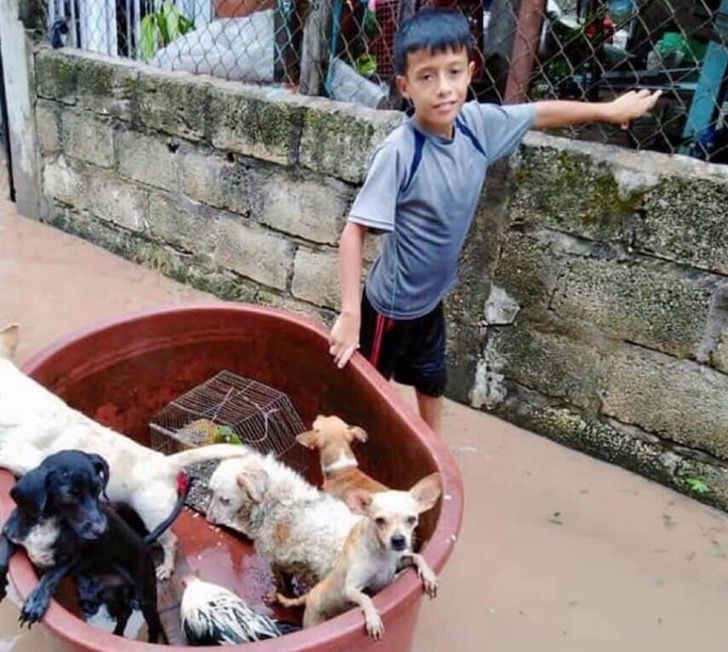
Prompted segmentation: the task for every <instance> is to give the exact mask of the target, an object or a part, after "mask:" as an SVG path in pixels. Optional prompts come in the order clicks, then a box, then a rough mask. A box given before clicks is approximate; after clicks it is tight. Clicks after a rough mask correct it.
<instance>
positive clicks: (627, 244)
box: [35, 47, 728, 508]
mask: <svg viewBox="0 0 728 652" xmlns="http://www.w3.org/2000/svg"><path fill="white" fill-rule="evenodd" d="M35 80H36V81H35V84H36V93H37V100H36V105H35V120H36V133H37V138H38V141H39V149H40V152H41V161H42V174H41V177H42V194H43V199H44V204H45V209H44V213H45V216H46V219H48V220H49V221H51V222H52V223H54V224H56V225H58V226H59V227H61V228H63V229H66V230H68V231H71V232H74V233H77V234H80V235H82V236H83V237H86V238H88V239H90V240H92V241H94V242H97V243H99V244H101V245H102V246H105V247H107V248H109V249H111V250H113V251H115V252H117V253H120V254H121V255H124V256H126V257H128V258H131V259H133V260H135V261H137V262H140V263H142V264H145V265H148V266H151V267H154V268H156V269H159V270H161V271H163V272H164V273H166V274H168V275H171V276H173V277H175V278H178V279H180V280H182V281H184V282H187V283H190V284H193V285H195V286H197V287H200V288H202V289H206V290H210V291H212V292H214V293H215V294H217V295H219V296H221V297H223V298H227V299H232V300H245V301H254V302H258V303H265V304H271V305H277V306H282V307H286V308H289V309H293V310H302V311H305V312H308V313H314V314H318V315H320V316H322V317H323V318H324V319H330V318H331V317H332V316H333V315H334V314H335V310H336V308H337V303H338V280H337V260H336V243H337V240H338V234H339V231H340V229H341V226H342V225H343V222H344V218H345V215H346V213H347V211H348V207H349V205H350V204H351V201H352V200H353V198H354V195H355V193H356V190H357V188H358V187H359V186H360V184H361V183H362V181H363V178H364V175H365V172H366V168H367V163H368V160H369V155H370V153H371V151H372V149H373V147H374V146H375V145H376V144H377V143H378V142H379V141H380V140H381V139H382V138H383V137H384V136H385V135H386V134H387V133H388V132H389V131H390V130H391V129H393V128H394V127H395V126H396V125H397V124H399V123H400V121H401V120H403V117H402V115H400V114H397V113H390V112H376V111H370V110H365V109H361V108H356V107H352V106H348V105H341V104H338V103H332V102H328V101H326V100H322V99H320V98H305V97H300V96H295V95H291V94H288V93H285V92H284V91H281V90H276V89H272V88H258V87H249V86H243V85H241V84H238V83H230V82H224V81H219V80H213V79H210V78H205V77H196V76H192V75H187V74H185V73H167V72H161V71H159V70H157V69H154V68H149V67H144V66H138V65H136V64H132V63H129V62H124V61H120V60H116V59H106V58H103V57H98V56H95V55H89V54H83V53H79V52H77V51H72V50H59V51H53V50H49V49H47V48H42V47H39V48H38V49H37V50H36V54H35ZM375 253H376V238H374V239H373V240H372V242H371V243H369V244H368V248H367V258H368V259H369V260H372V259H373V256H374V255H375ZM460 276H461V281H460V283H459V285H458V287H457V289H456V290H455V291H454V293H453V294H452V295H451V297H450V298H449V300H448V302H447V314H448V329H449V334H448V337H449V344H448V350H449V370H450V384H449V388H448V393H449V395H450V396H452V397H453V398H456V399H458V400H461V401H463V402H467V403H469V404H471V405H473V406H475V407H478V408H481V409H487V410H491V411H493V412H495V413H496V414H499V415H501V416H503V417H504V418H506V419H509V420H511V421H514V422H516V423H519V424H521V425H523V426H525V427H527V428H530V429H532V430H534V431H536V432H539V433H542V434H544V435H547V436H549V437H552V438H554V439H556V440H558V441H560V442H562V443H565V444H567V445H569V446H572V447H574V448H577V449H580V450H584V451H586V452H589V453H591V454H594V455H596V456H598V457H601V458H603V459H606V460H609V461H612V462H615V463H618V464H621V465H623V466H626V467H628V468H631V469H634V470H636V471H638V472H640V473H643V474H645V475H647V476H649V477H652V478H654V479H656V480H658V481H660V482H664V483H666V484H669V485H671V486H673V487H675V488H677V489H679V490H681V491H684V492H687V493H692V495H695V496H696V497H698V498H700V499H702V500H706V501H708V502H711V503H713V504H716V505H719V506H722V507H724V508H726V507H728V471H727V469H728V401H727V400H726V398H727V397H728V170H726V169H723V168H720V167H716V166H708V165H705V164H703V163H700V162H696V161H692V160H690V159H684V158H679V157H678V158H669V157H667V156H664V155H660V154H653V153H637V152H629V151H625V150H621V149H616V148H610V147H604V146H599V145H592V144H587V143H574V142H570V141H567V140H564V139H558V138H552V137H549V136H544V135H539V134H529V136H528V137H527V138H526V141H525V143H524V146H523V147H522V148H521V149H520V151H519V153H518V154H517V155H515V156H514V157H512V158H511V160H510V161H507V162H501V163H499V164H496V165H495V166H493V168H492V169H491V171H490V173H489V179H488V182H487V186H486V192H485V193H484V196H483V198H482V201H481V205H480V207H479V210H478V213H477V215H476V217H475V222H474V225H473V229H472V231H471V234H470V237H469V238H468V243H467V246H466V249H465V251H464V253H463V256H462V260H461V270H460ZM483 436H484V437H487V433H483ZM695 481H700V482H701V483H703V484H704V485H705V487H707V491H705V492H704V493H701V494H696V493H695V490H694V487H695V486H696V482H695Z"/></svg>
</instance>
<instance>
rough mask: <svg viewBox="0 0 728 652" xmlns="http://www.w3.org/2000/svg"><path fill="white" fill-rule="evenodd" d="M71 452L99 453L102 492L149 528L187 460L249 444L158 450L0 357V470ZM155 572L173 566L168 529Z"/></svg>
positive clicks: (7, 336)
mask: <svg viewBox="0 0 728 652" xmlns="http://www.w3.org/2000/svg"><path fill="white" fill-rule="evenodd" d="M16 343H17V326H15V325H11V326H7V327H5V328H3V329H2V330H0V358H1V357H3V356H9V355H10V354H12V352H13V350H14V349H15V346H16ZM68 449H77V450H82V451H85V452H87V453H97V454H99V455H101V456H102V457H103V458H104V459H105V460H106V461H107V462H108V464H109V467H110V469H111V474H110V479H109V484H108V487H107V490H106V493H107V495H108V496H109V498H110V499H111V500H112V501H118V502H123V503H126V504H128V505H129V506H130V507H132V509H134V510H135V511H136V512H137V513H138V514H139V516H140V517H141V519H142V521H143V522H144V525H145V526H146V528H147V529H148V530H149V531H150V532H151V531H152V530H153V529H154V528H155V527H156V526H157V525H159V524H160V523H161V522H162V521H164V519H165V518H166V517H167V516H168V515H169V513H170V512H171V511H172V509H173V508H174V505H175V502H176V500H177V489H176V486H177V485H176V478H177V474H178V473H179V472H180V471H181V470H182V469H183V468H184V467H186V466H188V465H189V464H194V463H195V462H204V461H208V460H216V459H223V458H229V457H236V456H240V455H245V454H247V453H248V452H250V451H252V449H248V448H247V447H244V446H239V445H233V444H216V445H213V446H203V447H200V448H193V449H190V450H186V451H182V452H180V453H175V454H174V455H163V454H162V453H159V452H157V451H154V450H151V449H150V448H147V447H146V446H142V445H141V444H138V443H137V442H135V441H134V440H132V439H130V438H129V437H126V436H124V435H122V434H120V433H118V432H115V431H114V430H112V429H111V428H106V427H104V426H102V425H101V424H99V423H96V422H95V421H93V420H92V419H90V418H88V417H87V416H85V415H83V414H81V413H80V412H78V411H77V410H74V409H72V408H70V407H69V406H68V405H66V404H65V403H64V402H63V401H62V400H61V399H60V398H58V397H57V396H55V395H54V394H52V393H51V392H49V391H48V390H46V389H45V388H44V387H42V386H41V385H40V384H38V383H37V382H35V381H34V380H32V379H31V378H29V377H28V376H26V375H25V374H24V373H22V372H21V371H20V370H19V369H18V368H17V367H15V365H13V364H12V363H11V362H10V361H9V360H5V359H0V467H3V468H6V469H9V470H10V471H12V472H13V473H15V474H16V475H23V474H24V473H26V472H27V471H29V470H30V469H33V468H35V467H37V466H38V465H39V464H40V463H41V462H42V461H43V460H44V459H45V458H46V457H48V456H49V455H51V454H52V453H57V452H58V451H61V450H68ZM159 543H160V545H161V546H162V549H163V551H164V558H163V560H162V563H161V564H160V566H159V567H158V568H157V576H158V577H159V578H160V579H164V578H167V577H169V575H171V573H172V571H173V569H174V551H175V547H176V543H177V537H176V536H175V535H174V534H173V533H172V531H171V530H167V531H166V532H165V533H164V534H163V535H162V536H161V537H160V538H159Z"/></svg>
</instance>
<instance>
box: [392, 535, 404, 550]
mask: <svg viewBox="0 0 728 652" xmlns="http://www.w3.org/2000/svg"><path fill="white" fill-rule="evenodd" d="M390 541H391V542H392V550H398V551H399V550H404V549H405V548H406V547H407V539H406V537H405V536H404V535H402V534H395V535H394V536H393V537H392V538H391V539H390Z"/></svg>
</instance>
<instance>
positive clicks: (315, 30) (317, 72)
mask: <svg viewBox="0 0 728 652" xmlns="http://www.w3.org/2000/svg"><path fill="white" fill-rule="evenodd" d="M332 6H333V2H332V0H314V1H313V2H312V3H311V11H310V12H309V14H308V19H307V20H306V25H305V26H304V28H303V47H302V52H301V85H300V91H301V93H303V94H304V95H320V94H321V92H322V90H323V82H324V77H325V73H326V68H327V65H328V60H329V48H328V45H329V38H328V32H329V27H330V25H331V14H332Z"/></svg>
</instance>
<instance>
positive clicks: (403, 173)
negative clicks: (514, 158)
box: [349, 102, 535, 319]
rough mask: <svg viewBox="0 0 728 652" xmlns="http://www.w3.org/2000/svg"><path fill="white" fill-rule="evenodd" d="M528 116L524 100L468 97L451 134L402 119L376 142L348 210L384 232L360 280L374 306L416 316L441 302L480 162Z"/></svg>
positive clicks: (523, 127) (501, 151) (478, 182)
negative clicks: (501, 103) (487, 100)
mask: <svg viewBox="0 0 728 652" xmlns="http://www.w3.org/2000/svg"><path fill="white" fill-rule="evenodd" d="M534 119H535V109H534V107H533V105H531V104H516V105H509V106H498V105H495V104H478V103H477V102H468V103H467V104H465V105H464V106H463V108H462V110H461V111H460V114H459V116H458V118H457V121H456V125H455V130H454V137H453V138H452V140H451V139H448V138H444V137H442V136H438V135H437V134H433V133H430V132H427V131H425V130H423V129H422V128H421V127H420V126H419V125H416V123H415V122H414V121H413V120H412V119H410V120H408V121H407V122H405V123H404V124H403V125H401V126H399V127H398V128H397V129H395V130H394V131H393V132H392V133H391V134H390V135H389V136H388V137H387V138H386V139H385V140H384V141H383V142H382V143H381V145H379V147H378V148H377V150H376V151H375V153H374V157H373V160H372V164H371V167H370V168H369V172H368V174H367V178H366V181H365V182H364V185H363V186H362V188H361V190H360V191H359V194H358V195H357V198H356V200H355V201H354V204H353V206H352V207H351V211H350V214H349V221H351V222H355V223H357V224H362V225H364V226H367V227H369V228H370V229H371V230H373V231H375V232H378V233H384V234H386V235H385V241H384V243H383V248H382V253H381V255H380V257H379V258H378V259H377V260H376V262H375V263H374V265H373V266H372V269H371V271H370V273H369V278H368V279H367V283H366V293H367V298H368V299H369V301H370V302H371V304H372V305H373V306H374V308H375V309H376V310H377V312H379V313H381V314H383V315H385V316H387V317H390V318H392V319H416V318H418V317H422V316H423V315H426V314H427V313H429V312H431V311H432V310H433V309H434V308H435V307H436V306H437V304H438V303H440V301H442V299H443V298H444V296H445V295H446V294H447V293H448V291H449V290H450V289H451V288H452V287H453V285H454V284H455V282H456V281H457V267H458V257H459V255H460V250H461V249H462V246H463V243H464V242H465V236H466V235H467V232H468V229H469V228H470V223H471V222H472V220H473V215H474V214H475V209H476V206H477V204H478V200H479V198H480V192H481V189H482V186H483V182H484V181H485V174H486V170H487V168H488V165H490V164H491V163H493V162H494V161H497V160H498V159H499V158H502V157H504V156H508V155H509V154H510V153H511V152H513V151H514V150H515V149H516V147H518V145H519V144H520V142H521V140H522V139H523V136H524V135H525V133H526V131H528V129H529V128H530V127H531V126H532V125H533V121H534Z"/></svg>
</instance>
